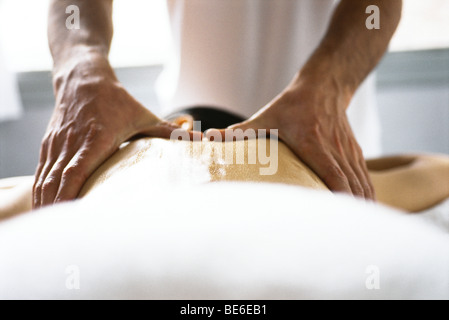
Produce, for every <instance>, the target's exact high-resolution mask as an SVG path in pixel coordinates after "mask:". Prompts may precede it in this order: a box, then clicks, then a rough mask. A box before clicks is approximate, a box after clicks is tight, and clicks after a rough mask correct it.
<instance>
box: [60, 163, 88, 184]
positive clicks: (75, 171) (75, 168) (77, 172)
mask: <svg viewBox="0 0 449 320" xmlns="http://www.w3.org/2000/svg"><path fill="white" fill-rule="evenodd" d="M63 177H64V180H70V181H71V182H77V181H83V180H85V179H86V174H85V172H84V170H83V169H82V167H81V166H80V165H72V166H69V167H67V168H65V169H64V172H63Z"/></svg>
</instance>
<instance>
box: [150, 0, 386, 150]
mask: <svg viewBox="0 0 449 320" xmlns="http://www.w3.org/2000/svg"><path fill="white" fill-rule="evenodd" d="M167 2H168V8H169V13H170V19H171V27H172V34H173V40H174V42H173V44H174V57H173V59H172V62H171V63H169V65H168V66H167V68H166V70H165V71H164V73H163V74H162V75H161V78H160V79H159V82H158V87H157V90H158V93H159V97H160V100H161V103H162V106H163V112H164V113H169V112H171V111H174V110H175V109H178V108H181V107H186V106H192V105H212V106H217V107H226V108H227V109H228V110H229V111H232V112H235V113H237V114H241V115H243V116H246V117H250V116H251V115H252V114H254V113H255V112H256V111H258V110H259V109H260V108H261V107H263V106H265V105H266V104H267V103H268V102H270V101H271V100H272V99H273V98H274V97H275V96H277V95H278V94H279V93H280V92H281V91H282V90H283V89H284V88H285V87H286V86H287V85H288V84H289V82H290V81H291V80H292V79H293V77H294V75H295V74H296V73H297V72H298V71H299V70H300V69H301V67H302V66H303V64H304V63H305V62H306V60H307V59H308V57H309V56H310V54H311V53H312V52H313V51H314V49H315V48H316V47H317V46H318V44H319V42H320V40H321V39H322V37H323V35H324V33H325V31H326V28H327V25H328V23H329V21H330V17H331V14H332V11H333V8H334V2H335V1H334V0H167ZM373 85H374V80H373V79H372V78H369V79H368V80H367V82H366V83H365V84H364V85H362V87H361V88H360V89H359V92H358V93H357V95H356V97H355V98H354V101H353V105H352V106H351V107H350V108H349V110H350V111H349V116H350V121H351V123H352V125H353V128H354V131H355V133H356V137H357V138H358V141H359V143H360V144H361V146H362V149H364V152H365V155H369V156H372V155H376V154H377V153H379V151H380V134H379V125H378V117H377V112H376V108H375V102H374V94H373V93H374V87H373Z"/></svg>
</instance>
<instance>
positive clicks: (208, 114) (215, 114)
mask: <svg viewBox="0 0 449 320" xmlns="http://www.w3.org/2000/svg"><path fill="white" fill-rule="evenodd" d="M185 114H188V115H190V116H192V117H193V119H194V120H195V121H201V131H205V130H207V129H211V128H216V129H223V128H226V127H229V126H230V125H233V124H235V123H239V122H242V121H245V120H246V119H245V118H244V117H242V116H240V115H237V114H235V113H232V112H229V111H226V110H223V109H219V108H217V107H208V106H195V107H189V108H185V109H181V110H177V111H175V112H173V113H171V114H169V115H168V116H166V117H164V118H165V119H167V120H173V119H175V118H176V117H178V116H181V115H185Z"/></svg>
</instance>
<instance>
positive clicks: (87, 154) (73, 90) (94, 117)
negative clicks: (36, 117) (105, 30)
mask: <svg viewBox="0 0 449 320" xmlns="http://www.w3.org/2000/svg"><path fill="white" fill-rule="evenodd" d="M54 87H55V96H56V106H55V110H54V113H53V116H52V118H51V121H50V124H49V126H48V129H47V132H46V134H45V137H44V139H43V142H42V145H41V152H40V160H39V165H38V168H37V171H36V180H35V185H34V188H33V207H34V208H39V207H42V206H45V205H49V204H53V203H58V202H62V201H67V200H72V199H75V198H76V197H77V196H78V194H79V192H80V191H81V188H82V187H83V184H84V183H85V181H86V180H87V178H88V177H89V176H90V175H91V174H92V173H93V172H94V171H95V170H96V169H97V168H98V167H99V166H100V165H101V164H102V163H103V162H104V161H105V160H106V159H107V158H108V157H110V156H111V155H112V154H113V153H114V152H115V151H116V150H117V149H118V148H119V146H120V145H121V144H122V143H123V142H125V141H127V140H128V139H130V138H132V137H133V136H135V135H137V134H143V135H148V136H156V137H161V138H169V137H170V134H171V132H172V131H173V130H175V129H179V128H178V127H176V126H174V125H172V124H169V123H167V122H165V121H162V120H160V119H159V118H157V117H156V116H155V115H153V114H152V113H151V112H150V111H148V110H147V109H146V108H145V107H143V106H142V105H141V104H140V103H138V102H137V101H136V100H135V99H134V98H133V97H131V95H130V94H128V92H127V91H126V90H125V89H124V88H123V87H122V86H121V85H120V84H119V83H118V81H117V79H116V77H115V75H114V73H113V71H112V68H111V67H110V66H109V64H108V63H104V64H103V65H102V64H101V63H98V62H97V61H94V60H92V59H90V60H88V62H84V63H82V64H72V65H71V66H70V67H69V68H65V70H63V71H61V72H59V73H58V74H55V78H54Z"/></svg>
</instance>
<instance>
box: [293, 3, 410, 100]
mask: <svg viewBox="0 0 449 320" xmlns="http://www.w3.org/2000/svg"><path fill="white" fill-rule="evenodd" d="M369 5H376V6H377V7H379V10H380V29H372V30H369V29H368V28H367V27H366V25H365V22H366V19H367V18H368V16H369V15H368V14H366V12H365V11H366V8H367V7H368V6H369ZM401 9H402V0H341V1H340V3H339V5H338V6H337V8H336V10H335V12H334V14H333V17H332V19H331V22H330V24H329V27H328V30H327V32H326V34H325V36H324V38H323V40H322V41H321V43H320V45H319V47H318V48H317V49H316V50H315V52H314V53H313V54H312V56H311V57H310V59H309V60H308V62H307V63H306V64H305V66H304V67H303V68H302V70H301V71H300V72H299V74H298V76H297V78H296V79H295V80H296V84H298V83H302V82H305V81H306V82H312V83H317V82H320V83H328V84H330V85H331V86H332V87H333V88H335V89H337V90H338V91H339V92H340V93H342V94H344V96H345V99H346V102H347V103H346V107H347V104H349V101H350V99H351V97H352V95H353V94H354V92H355V91H356V90H357V88H358V87H359V86H360V84H361V83H362V82H363V80H364V79H365V78H366V76H367V75H368V74H369V73H370V72H371V71H372V70H373V69H374V68H375V66H376V65H377V64H378V62H379V61H380V59H381V58H382V56H383V55H384V53H385V51H386V50H387V48H388V44H389V42H390V40H391V38H392V36H393V34H394V32H395V30H396V28H397V25H398V23H399V20H400V17H401Z"/></svg>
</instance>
